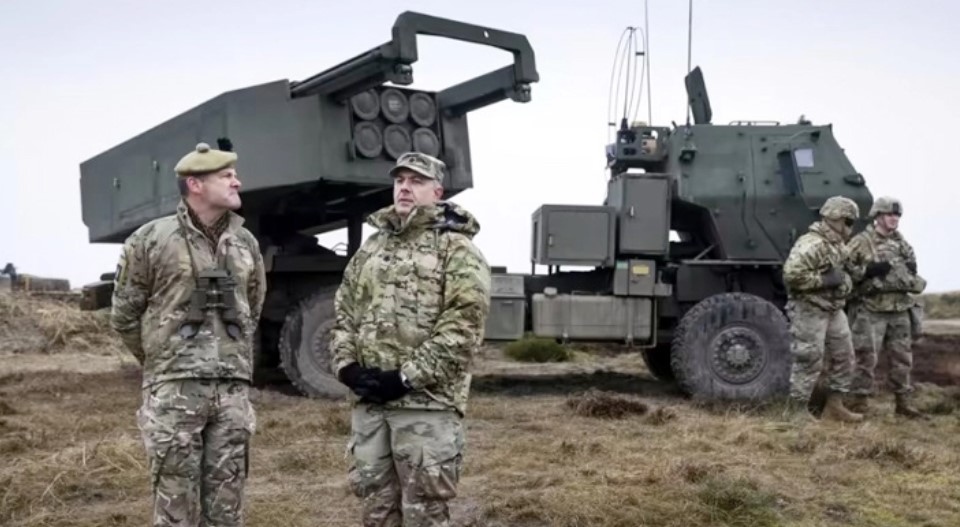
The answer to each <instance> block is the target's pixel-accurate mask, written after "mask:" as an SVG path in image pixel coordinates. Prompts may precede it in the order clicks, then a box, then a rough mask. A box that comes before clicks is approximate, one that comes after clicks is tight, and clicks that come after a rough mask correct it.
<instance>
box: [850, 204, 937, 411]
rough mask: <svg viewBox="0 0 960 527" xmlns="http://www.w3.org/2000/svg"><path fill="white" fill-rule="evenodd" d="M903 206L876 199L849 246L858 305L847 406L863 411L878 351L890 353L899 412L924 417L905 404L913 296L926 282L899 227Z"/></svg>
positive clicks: (908, 386)
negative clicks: (867, 222) (850, 397)
mask: <svg viewBox="0 0 960 527" xmlns="http://www.w3.org/2000/svg"><path fill="white" fill-rule="evenodd" d="M902 215H903V207H902V205H901V204H900V201H899V200H897V199H896V198H891V197H879V198H877V199H876V200H875V201H874V202H873V207H871V208H870V214H869V216H870V219H872V220H873V224H872V225H869V226H868V227H867V228H866V229H864V230H863V232H861V233H860V234H858V235H856V236H854V237H853V239H852V240H850V243H849V244H848V250H849V253H850V260H849V263H848V268H849V269H850V274H851V275H852V276H853V280H854V293H855V296H856V303H855V304H854V306H852V313H851V317H852V318H853V325H852V329H853V344H854V350H855V352H856V357H857V368H856V372H855V375H854V379H853V388H852V390H851V391H852V393H853V394H854V402H853V404H852V405H851V407H852V408H854V409H855V410H856V411H858V412H866V411H867V400H868V398H869V397H870V395H872V394H873V390H874V370H875V369H876V367H877V355H878V353H879V352H880V351H881V350H882V351H885V352H886V353H887V354H888V355H889V357H890V382H891V384H892V385H893V391H894V394H895V396H896V409H895V412H896V413H897V414H898V415H904V416H907V417H912V418H916V417H922V415H923V414H921V413H920V412H919V411H917V410H916V408H914V407H912V406H911V405H910V402H909V398H910V395H911V393H912V392H913V387H912V386H911V384H910V370H911V369H912V368H913V354H912V351H911V345H912V336H911V335H912V331H911V326H910V325H911V322H910V313H909V311H910V308H911V307H912V306H913V304H914V300H913V298H911V296H910V295H911V294H920V293H922V292H923V290H924V289H925V288H926V286H927V282H926V280H924V279H923V277H921V276H920V275H918V274H917V257H916V255H915V254H914V252H913V247H911V246H910V244H909V243H907V240H906V239H905V238H904V237H903V235H902V234H900V231H899V230H897V229H898V227H899V225H900V217H901V216H902Z"/></svg>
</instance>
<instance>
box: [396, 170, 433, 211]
mask: <svg viewBox="0 0 960 527" xmlns="http://www.w3.org/2000/svg"><path fill="white" fill-rule="evenodd" d="M442 196H443V187H441V186H440V184H439V183H437V181H436V180H435V179H430V178H428V177H425V176H424V175H422V174H418V173H416V172H414V171H412V170H399V171H397V173H396V174H395V175H394V176H393V204H394V208H395V209H396V211H397V213H398V214H400V215H401V216H406V215H407V214H410V211H412V210H413V208H414V207H418V206H422V205H430V204H432V203H436V202H437V201H439V200H440V198H441V197H442Z"/></svg>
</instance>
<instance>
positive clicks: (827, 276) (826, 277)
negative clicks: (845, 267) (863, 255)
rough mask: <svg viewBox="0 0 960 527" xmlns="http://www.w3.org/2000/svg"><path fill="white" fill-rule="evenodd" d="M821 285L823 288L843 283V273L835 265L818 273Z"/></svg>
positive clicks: (832, 287)
mask: <svg viewBox="0 0 960 527" xmlns="http://www.w3.org/2000/svg"><path fill="white" fill-rule="evenodd" d="M820 282H821V285H822V286H823V287H824V288H825V289H834V288H836V287H840V286H841V285H843V273H842V272H841V271H840V270H839V269H837V268H836V267H831V268H830V270H829V271H827V272H825V273H823V274H822V275H820Z"/></svg>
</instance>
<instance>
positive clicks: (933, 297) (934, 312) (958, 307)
mask: <svg viewBox="0 0 960 527" xmlns="http://www.w3.org/2000/svg"><path fill="white" fill-rule="evenodd" d="M921 298H923V301H924V306H925V307H924V311H925V313H926V316H927V318H960V291H953V292H950V293H937V294H930V295H922V296H921Z"/></svg>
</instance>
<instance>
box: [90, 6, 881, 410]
mask: <svg viewBox="0 0 960 527" xmlns="http://www.w3.org/2000/svg"><path fill="white" fill-rule="evenodd" d="M418 34H428V35H436V36H443V37H449V38H454V39H459V40H464V41H467V42H473V43H477V44H484V45H491V46H496V47H498V48H501V49H504V50H508V51H510V52H511V53H512V54H513V59H514V60H513V63H512V64H511V65H508V66H505V67H503V68H501V69H499V70H496V71H493V72H490V73H488V74H485V75H483V76H480V77H477V78H474V79H471V80H469V81H467V82H464V83H462V84H459V85H456V86H452V87H449V88H447V89H444V90H442V91H439V92H429V91H417V90H413V89H411V88H409V85H410V84H411V83H412V66H411V64H413V63H414V62H415V61H416V59H417V51H416V50H417V48H416V36H417V35H418ZM538 80H539V77H538V74H537V71H536V66H535V60H534V53H533V50H532V48H531V47H530V45H529V43H528V42H527V39H526V38H525V37H524V36H522V35H519V34H514V33H508V32H505V31H500V30H496V29H491V28H483V27H478V26H473V25H470V24H465V23H462V22H457V21H452V20H446V19H440V18H436V17H430V16H426V15H422V14H419V13H411V12H407V13H403V14H401V15H400V16H399V17H398V18H397V21H396V23H395V25H394V27H393V39H392V40H391V41H389V42H387V43H386V44H383V45H381V46H378V47H376V48H373V49H372V50H370V51H368V52H367V53H365V54H361V55H359V56H357V57H355V58H353V59H351V60H348V61H346V62H344V63H342V64H339V65H337V66H334V67H332V68H330V69H328V70H326V71H324V72H322V73H319V74H317V75H315V76H314V77H311V78H309V79H305V80H303V81H300V82H290V81H287V80H281V81H276V82H271V83H267V84H263V85H260V86H253V87H250V88H245V89H241V90H237V91H233V92H228V93H225V94H223V95H221V96H219V97H217V98H214V99H212V100H210V101H208V102H206V103H203V104H201V105H200V106H198V107H196V108H194V109H192V110H189V111H187V112H185V113H184V114H181V115H179V116H177V117H174V118H173V119H171V120H169V121H167V122H165V123H162V124H160V125H158V126H157V127H155V128H153V129H151V130H148V131H146V132H144V133H143V134H141V135H139V136H137V137H134V138H132V139H130V140H129V141H127V142H125V143H123V144H121V145H118V146H116V147H115V148H113V149H111V150H108V151H106V152H104V153H102V154H100V155H98V156H96V157H94V158H92V159H90V160H89V161H87V162H85V163H83V164H82V165H81V191H82V200H83V201H82V205H83V219H84V222H85V223H86V225H87V226H88V228H89V231H90V240H91V241H93V242H104V243H120V242H122V241H123V240H124V238H125V237H126V236H127V235H128V234H129V233H130V232H132V231H133V230H134V229H136V228H137V227H139V226H140V225H142V224H144V223H146V222H147V221H150V220H152V219H154V218H157V217H160V216H163V215H166V214H171V213H172V212H173V211H174V208H175V207H176V203H177V201H178V200H179V196H178V194H177V190H176V187H175V183H174V178H173V177H172V175H171V174H172V167H173V165H174V164H175V163H176V160H177V159H178V158H179V156H181V155H182V154H183V152H186V151H189V150H190V149H191V148H193V146H194V145H195V144H196V143H198V142H200V141H206V142H208V143H210V144H214V143H217V142H219V143H222V144H230V145H232V146H233V148H234V149H235V150H237V151H238V152H239V153H240V158H241V163H242V165H241V171H242V174H244V176H243V178H244V179H243V180H244V186H243V189H242V193H241V195H242V198H243V209H242V211H241V213H242V214H243V216H244V217H245V218H246V220H247V224H246V225H247V226H248V227H249V228H250V230H251V231H252V232H253V233H254V235H256V236H257V238H258V239H259V240H260V244H261V248H262V250H263V251H264V257H265V262H266V265H267V272H268V282H269V283H268V287H269V290H268V296H267V301H266V306H265V310H264V313H263V318H262V320H261V323H260V328H259V334H258V337H257V339H258V350H259V353H258V355H259V358H258V361H257V371H258V372H264V371H270V370H271V369H273V368H274V367H276V366H279V368H280V369H281V370H282V371H283V372H284V373H285V374H286V376H287V377H288V378H289V379H290V381H291V382H292V383H293V384H294V385H296V386H297V387H299V388H300V389H301V390H302V391H303V392H304V393H305V394H307V395H310V396H315V397H332V398H337V397H342V396H344V395H345V393H346V390H347V389H346V387H344V386H343V385H341V384H340V383H339V382H337V381H336V379H335V378H334V377H333V376H331V374H330V370H329V368H330V364H329V351H328V349H327V346H328V343H329V330H330V329H331V327H332V325H333V294H334V292H335V288H336V286H337V285H338V284H339V281H340V279H341V276H342V271H343V269H344V266H345V264H346V261H347V259H348V257H349V256H350V255H352V254H353V253H354V252H355V251H356V250H357V249H358V248H359V246H360V243H361V238H360V237H361V225H362V222H363V221H364V218H365V217H366V216H367V215H368V214H369V213H371V212H373V211H375V210H377V209H379V208H380V207H382V206H385V205H387V204H388V203H390V202H391V182H390V180H389V178H388V177H387V172H388V170H389V168H390V166H392V163H393V161H394V160H395V159H396V157H397V156H398V155H399V154H400V153H402V152H404V151H406V150H410V149H413V150H418V151H422V152H426V153H430V154H433V155H436V156H438V157H440V158H441V159H443V160H444V161H445V162H446V163H447V165H448V167H449V169H450V173H449V174H448V176H449V180H448V181H449V184H447V185H446V187H447V188H446V192H447V193H446V197H448V198H449V197H452V196H454V195H456V194H458V193H460V192H462V191H464V190H466V189H468V188H471V187H472V186H473V184H474V181H473V173H472V170H471V163H470V148H469V141H468V131H467V122H466V114H467V113H468V112H470V111H473V110H476V109H478V108H481V107H483V106H485V105H488V104H492V103H495V102H499V101H501V100H505V99H511V100H513V101H517V102H528V101H529V100H530V99H531V88H530V85H531V84H532V83H535V82H537V81H538ZM388 82H389V84H387V83H388ZM686 88H687V92H688V95H689V106H690V110H691V112H692V114H693V122H692V123H689V122H688V123H687V124H684V125H680V126H677V125H675V124H674V125H672V126H669V127H667V126H651V125H647V124H639V123H635V124H629V123H627V122H626V121H625V120H624V121H623V122H622V123H621V125H620V127H619V129H618V130H617V132H616V139H615V141H614V142H613V143H612V144H610V145H607V146H606V160H607V165H608V170H609V179H608V181H607V196H606V199H605V200H604V202H603V203H600V204H544V205H543V206H541V207H540V208H538V209H537V210H536V211H533V214H532V217H531V219H530V221H531V224H530V227H531V237H530V240H531V245H530V257H531V267H533V268H534V269H536V266H537V265H540V266H546V268H547V273H546V274H537V273H535V272H533V271H532V272H531V273H529V274H516V273H506V272H495V274H494V277H493V284H494V290H493V295H492V299H491V300H492V303H491V313H490V318H489V321H488V323H487V326H486V328H485V335H486V338H487V339H488V340H489V341H493V342H504V341H511V340H516V339H521V338H524V337H525V336H526V335H535V336H539V337H545V338H552V339H557V340H560V341H563V342H578V341H590V342H608V343H619V344H623V345H624V349H640V350H643V356H644V358H645V360H646V362H647V365H648V366H649V368H650V370H651V371H652V372H653V373H654V374H655V375H657V376H659V377H661V378H663V379H668V380H675V381H676V382H677V383H678V384H679V385H680V386H681V387H682V388H683V389H684V390H685V391H686V392H687V393H689V394H691V395H692V396H695V397H699V398H705V399H737V400H743V399H764V398H767V397H770V396H771V395H775V394H777V393H780V392H783V391H784V390H785V389H786V387H787V383H788V379H789V372H790V355H789V337H788V332H787V321H786V318H785V316H784V313H783V306H784V303H785V300H786V292H785V289H784V285H783V283H782V279H781V267H782V264H783V261H784V259H785V258H786V256H787V254H788V252H789V250H790V247H791V246H792V244H793V242H794V241H795V240H796V238H797V237H799V236H800V235H801V234H802V233H803V232H804V231H805V230H806V228H807V227H808V225H809V224H810V223H811V222H813V221H815V220H816V219H817V211H818V209H819V206H820V205H821V204H822V203H823V202H824V201H825V200H826V199H827V198H828V197H829V196H832V195H837V194H840V195H845V196H848V197H850V198H852V199H854V200H855V201H856V202H857V203H858V204H859V205H860V207H861V209H863V210H866V209H867V208H868V207H869V205H870V203H871V202H872V196H871V194H870V192H869V190H868V188H867V186H866V184H865V181H864V178H863V177H862V176H861V175H860V174H858V173H857V172H856V170H855V169H854V167H853V166H852V164H851V163H850V161H849V160H848V159H847V157H846V156H845V154H844V152H843V149H842V148H841V147H840V146H839V144H838V143H837V141H836V139H835V138H834V136H833V133H832V128H831V126H829V125H814V124H812V123H810V122H807V121H805V120H801V121H800V122H797V123H794V124H784V125H782V124H780V123H777V122H755V121H744V122H731V123H728V124H714V123H713V122H712V110H711V106H710V102H709V99H708V97H707V92H706V87H705V83H704V80H703V75H702V73H701V71H700V69H699V68H696V69H693V70H692V71H691V73H690V74H689V75H688V76H687V78H686ZM344 226H345V227H346V228H347V231H348V243H347V245H348V247H347V251H346V254H339V253H337V252H335V251H333V250H331V249H330V248H326V247H321V246H319V245H318V244H317V240H316V238H315V235H316V234H319V233H323V232H328V231H330V230H334V229H339V228H343V227H344ZM90 296H91V297H93V296H96V295H90ZM101 296H102V295H101Z"/></svg>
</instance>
